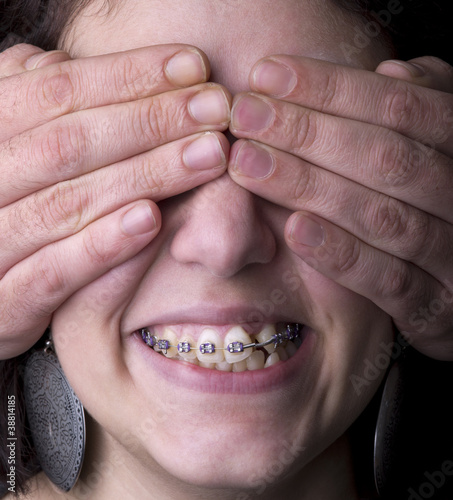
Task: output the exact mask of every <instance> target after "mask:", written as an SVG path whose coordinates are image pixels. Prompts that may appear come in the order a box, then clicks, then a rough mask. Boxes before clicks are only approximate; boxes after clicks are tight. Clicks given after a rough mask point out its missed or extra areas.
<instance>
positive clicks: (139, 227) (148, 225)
mask: <svg viewBox="0 0 453 500" xmlns="http://www.w3.org/2000/svg"><path fill="white" fill-rule="evenodd" d="M121 222H122V226H123V230H124V232H125V233H126V234H128V235H129V236H140V235H142V234H146V233H150V232H151V231H153V230H154V229H155V228H156V225H157V224H156V219H155V218H154V215H153V212H152V210H151V208H150V207H149V205H146V204H145V203H141V204H139V205H136V206H135V207H134V208H132V209H131V210H129V211H128V212H126V213H125V214H124V215H123V219H122V221H121Z"/></svg>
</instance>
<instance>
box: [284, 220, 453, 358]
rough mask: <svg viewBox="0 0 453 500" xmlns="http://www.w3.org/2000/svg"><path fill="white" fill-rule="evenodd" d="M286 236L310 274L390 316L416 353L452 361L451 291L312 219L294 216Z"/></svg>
mask: <svg viewBox="0 0 453 500" xmlns="http://www.w3.org/2000/svg"><path fill="white" fill-rule="evenodd" d="M285 236H286V240H287V243H288V245H289V247H290V248H291V250H292V251H293V252H294V253H295V254H296V255H298V256H299V257H301V258H302V259H303V260H304V262H305V263H306V264H308V265H309V266H310V267H312V268H313V269H314V270H316V271H317V272H320V273H322V274H323V275H325V276H327V277H328V278H330V279H332V280H334V281H335V282H337V283H338V284H340V285H342V286H344V287H346V288H348V289H349V290H352V291H353V292H356V293H357V294H359V295H361V296H364V297H367V298H368V299H370V300H371V301H372V302H374V303H375V304H376V305H378V306H379V307H380V308H381V309H382V310H384V311H385V312H386V313H388V314H389V315H390V316H391V317H392V318H393V319H394V322H395V324H396V327H397V328H398V329H399V330H400V331H401V332H404V334H405V335H408V336H409V338H410V341H411V343H412V344H413V345H414V347H415V348H417V349H419V350H421V351H422V352H424V353H425V354H427V355H429V356H432V357H435V358H437V359H444V360H453V341H452V339H451V319H450V318H451V311H450V309H449V307H450V308H451V303H452V302H453V300H451V297H452V296H453V295H452V292H453V289H452V290H450V289H448V288H447V287H446V285H444V284H442V283H440V282H439V281H437V280H435V279H433V278H432V277H431V276H429V275H428V274H426V273H425V272H424V271H422V270H420V269H419V268H418V267H416V266H414V265H412V264H410V263H408V262H404V261H403V260H401V259H398V258H396V257H394V256H392V255H389V254H387V253H385V252H382V251H380V250H377V249H375V248H373V247H371V246H369V245H367V244H366V243H364V242H363V241H361V240H360V239H358V238H355V237H354V236H353V235H351V234H350V233H348V232H346V231H344V230H342V229H341V228H339V227H337V226H335V225H334V224H331V223H330V222H328V221H327V220H325V219H321V218H319V217H317V216H316V215H313V214H308V213H306V212H299V213H296V214H294V215H292V216H291V217H290V218H289V220H288V222H287V225H286V228H285ZM434 302H436V304H437V303H438V302H439V303H443V306H444V307H443V308H438V309H437V310H438V314H437V315H436V316H434V317H433V316H432V315H431V316H428V318H429V325H428V319H426V320H425V321H424V322H423V321H420V320H421V318H422V314H423V311H424V309H425V306H428V307H429V305H430V304H433V303H434ZM425 317H426V315H425ZM428 327H429V328H428ZM433 339H435V341H434V340H433Z"/></svg>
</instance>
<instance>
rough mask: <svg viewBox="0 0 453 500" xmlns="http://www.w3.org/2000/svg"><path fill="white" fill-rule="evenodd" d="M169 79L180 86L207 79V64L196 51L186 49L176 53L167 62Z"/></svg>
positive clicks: (166, 67)
mask: <svg viewBox="0 0 453 500" xmlns="http://www.w3.org/2000/svg"><path fill="white" fill-rule="evenodd" d="M165 72H166V74H167V77H168V79H169V80H170V81H171V82H172V83H174V84H175V85H176V86H178V87H187V86H190V85H194V84H195V83H200V82H203V81H205V80H206V66H205V63H204V61H203V58H202V57H201V55H200V54H199V53H198V52H196V51H191V50H184V51H182V52H178V53H177V54H175V55H174V56H173V57H172V58H171V59H170V60H169V61H168V62H167V64H166V66H165Z"/></svg>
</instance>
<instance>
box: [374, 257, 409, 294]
mask: <svg viewBox="0 0 453 500" xmlns="http://www.w3.org/2000/svg"><path fill="white" fill-rule="evenodd" d="M382 276H383V279H382V280H380V283H379V284H378V290H377V291H378V294H379V295H380V296H383V297H386V298H387V299H390V300H392V299H394V300H407V299H408V298H409V296H410V295H411V294H412V293H413V284H412V273H411V272H410V270H409V267H408V266H407V265H405V264H402V262H401V261H398V260H397V259H392V260H391V261H390V264H389V268H388V269H387V270H386V271H384V272H383V275H382Z"/></svg>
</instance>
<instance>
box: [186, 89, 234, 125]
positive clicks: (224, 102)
mask: <svg viewBox="0 0 453 500" xmlns="http://www.w3.org/2000/svg"><path fill="white" fill-rule="evenodd" d="M189 112H190V114H191V115H192V116H193V118H194V119H195V120H196V121H197V122H199V123H202V124H204V125H219V124H223V123H227V122H228V121H229V119H230V104H229V102H228V99H227V97H226V95H225V93H224V92H223V91H222V90H221V89H219V88H216V89H207V90H202V91H201V92H198V94H195V95H194V96H193V97H192V99H191V100H190V101H189Z"/></svg>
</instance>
